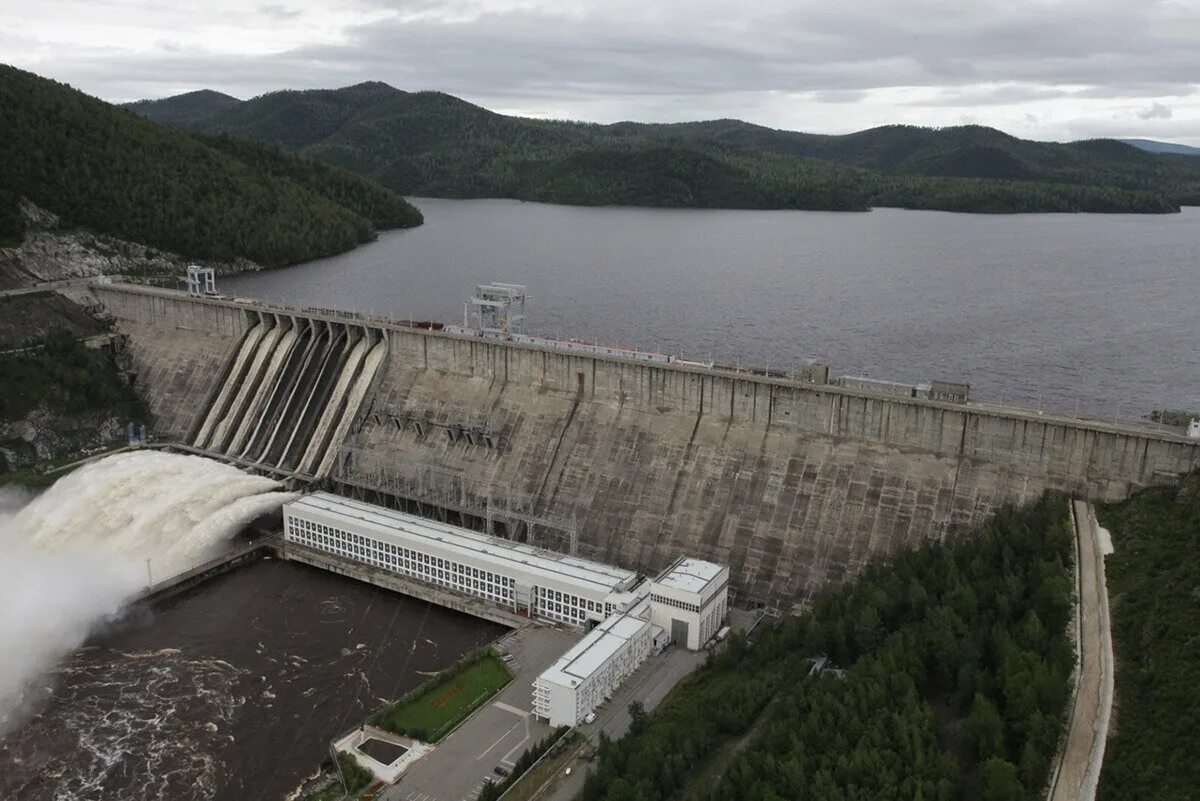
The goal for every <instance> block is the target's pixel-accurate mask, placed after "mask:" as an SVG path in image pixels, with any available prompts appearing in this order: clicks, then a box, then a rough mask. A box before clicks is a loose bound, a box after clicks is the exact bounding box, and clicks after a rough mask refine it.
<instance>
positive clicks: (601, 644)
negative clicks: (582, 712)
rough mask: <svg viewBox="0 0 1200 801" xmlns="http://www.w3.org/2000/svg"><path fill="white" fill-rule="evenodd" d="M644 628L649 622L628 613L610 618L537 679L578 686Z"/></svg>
mask: <svg viewBox="0 0 1200 801" xmlns="http://www.w3.org/2000/svg"><path fill="white" fill-rule="evenodd" d="M648 625H650V623H649V621H647V620H644V619H642V618H640V617H635V616H634V615H632V614H630V613H628V612H624V613H619V614H615V615H611V616H610V617H608V618H607V619H606V620H605V621H604V622H603V623H600V624H598V625H597V626H596V628H594V629H592V630H591V631H590V632H588V634H587V636H586V637H584V638H583V639H582V640H580V641H579V642H577V643H575V645H573V646H571V649H570V650H568V651H567V652H566V653H565V654H563V655H562V656H560V657H559V658H558V661H556V662H555V663H554V664H553V665H551V666H550V667H549V668H547V669H546V671H545V672H544V673H542V675H541V676H539V677H538V678H541V679H545V680H547V681H550V682H553V683H554V684H557V685H560V686H562V687H571V688H574V687H578V686H579V685H580V684H583V682H584V680H585V679H587V678H588V677H589V676H591V675H592V674H593V673H595V672H596V671H597V670H599V669H600V668H602V667H603V666H604V664H605V663H606V662H608V660H609V659H612V657H613V654H615V653H616V652H617V651H619V650H621V648H622V646H624V645H625V643H626V642H627V641H629V639H630V638H632V637H634V636H635V635H636V634H637V633H638V632H640V631H641V630H642V629H643V628H645V627H646V626H648Z"/></svg>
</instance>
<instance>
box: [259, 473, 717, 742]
mask: <svg viewBox="0 0 1200 801" xmlns="http://www.w3.org/2000/svg"><path fill="white" fill-rule="evenodd" d="M283 531H284V537H285V539H287V540H288V541H289V542H292V543H296V544H298V545H303V546H307V547H309V548H315V549H317V550H320V551H325V552H327V553H331V554H335V555H337V556H340V557H343V558H345V559H350V560H353V561H355V562H360V563H362V564H366V565H371V566H373V567H376V568H380V569H382V570H387V571H391V572H393V573H396V574H398V575H402V576H406V577H408V578H410V579H414V580H416V581H421V582H425V583H428V584H432V585H434V586H438V587H443V588H445V589H447V590H452V591H454V592H458V593H462V594H464V595H472V596H475V597H478V598H482V599H484V600H486V601H489V602H491V603H493V604H496V605H498V606H502V607H506V608H508V609H511V610H513V611H514V612H518V613H520V614H525V615H529V616H531V617H536V618H541V619H543V620H549V621H555V622H560V623H566V624H568V625H572V626H579V627H581V628H588V627H590V626H593V625H594V626H595V627H594V628H592V629H591V630H590V631H589V632H588V633H587V634H586V635H585V636H584V638H583V639H582V640H580V641H579V642H578V643H576V644H575V645H574V646H573V647H572V648H571V649H570V650H568V651H567V652H566V653H565V654H563V655H562V656H561V657H559V659H558V660H557V661H556V662H555V663H554V664H553V665H552V666H551V667H550V668H549V669H547V670H546V671H545V672H543V673H542V674H541V675H540V676H538V678H537V680H536V681H535V682H534V685H533V709H534V713H535V714H536V715H538V716H539V717H542V718H545V719H546V720H548V721H550V723H551V725H554V726H561V725H566V726H574V725H575V724H577V723H578V722H579V721H580V720H582V719H583V718H584V717H586V716H587V714H588V713H589V712H591V711H593V710H594V709H595V708H596V707H597V706H598V705H600V704H601V703H602V702H603V701H604V700H605V699H607V698H609V697H611V695H612V694H613V692H615V691H616V689H617V688H618V687H619V686H620V685H621V682H623V681H624V680H625V679H626V678H627V677H628V676H629V675H630V674H631V673H633V672H634V671H635V670H637V668H638V666H639V665H640V664H641V663H642V662H643V661H644V660H645V659H646V657H647V656H649V655H650V654H651V653H656V652H657V651H659V650H661V649H662V648H663V647H665V646H666V645H667V644H668V642H675V643H678V644H679V645H681V646H683V647H685V648H689V649H692V650H695V649H698V648H701V647H703V645H704V644H705V643H706V642H708V641H709V640H710V639H711V638H712V637H713V635H714V634H716V632H717V630H718V629H719V628H720V627H721V624H722V622H723V621H724V619H725V613H726V608H727V600H728V593H729V568H728V567H725V566H724V565H718V564H713V563H712V562H705V561H702V560H700V559H692V558H690V557H680V558H679V559H677V560H675V562H673V563H672V564H671V566H670V567H668V568H667V569H666V570H664V571H663V572H662V573H660V574H659V575H658V576H657V577H656V578H654V579H653V580H651V581H641V582H639V581H638V576H637V574H636V573H634V572H632V571H629V570H622V569H621V568H617V567H612V566H610V565H605V564H601V563H599V562H591V561H589V560H586V559H580V558H578V557H574V556H568V555H565V554H560V553H554V552H552V551H545V550H542V549H540V548H534V547H531V546H529V545H524V544H521V543H516V542H510V541H509V540H505V539H501V538H499V537H492V536H489V535H487V534H481V533H480V532H478V531H471V530H469V529H464V528H458V527H457V526H450V525H446V524H444V523H438V522H435V521H432V520H427V519H425V518H423V517H417V516H415V515H410V514H407V513H405V512H397V511H395V510H392V509H387V508H384V507H381V506H375V505H372V504H368V503H363V502H361V501H355V500H351V499H349V498H343V497H341V496H339V495H331V494H329V493H326V492H316V493H312V494H310V495H305V496H303V497H301V498H299V499H297V500H294V501H291V502H289V503H286V504H284V506H283Z"/></svg>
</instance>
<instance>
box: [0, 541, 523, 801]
mask: <svg viewBox="0 0 1200 801" xmlns="http://www.w3.org/2000/svg"><path fill="white" fill-rule="evenodd" d="M48 589H49V590H50V591H53V588H48ZM503 631H504V629H503V627H501V626H498V625H495V624H492V623H488V622H486V621H482V620H478V619H476V618H472V617H469V616H466V615H463V614H460V613H457V612H454V611H451V610H448V609H443V608H441V607H437V606H433V605H430V604H427V603H424V602H422V601H418V600H415V599H412V598H406V597H404V596H401V595H398V594H396V593H392V592H388V591H385V590H381V589H378V588H375V587H372V586H370V585H367V584H363V583H360V582H358V581H354V580H352V579H349V578H344V577H342V576H337V575H334V574H331V573H326V572H323V571H320V570H317V569H315V568H310V567H307V566H304V565H299V564H293V563H289V562H281V561H277V560H267V561H260V562H255V563H252V564H250V565H247V566H245V567H241V568H238V569H236V570H234V571H231V572H230V573H226V574H225V575H222V576H220V577H217V578H215V579H213V580H210V581H208V582H206V583H205V584H203V585H201V587H199V588H198V589H196V590H194V591H192V592H190V593H188V594H186V595H183V596H180V597H177V598H174V599H171V600H170V601H168V602H166V603H164V604H163V605H161V606H158V607H155V608H153V609H151V610H149V611H148V612H143V613H141V614H133V615H132V616H130V617H129V618H127V619H125V620H124V621H123V622H121V623H120V624H118V625H117V626H115V627H113V628H111V629H109V630H108V631H106V632H103V633H100V634H98V635H96V636H94V637H93V638H92V639H91V640H89V641H88V642H87V643H86V644H85V645H84V646H83V647H82V648H80V649H79V650H77V651H76V652H75V653H74V654H73V655H72V656H69V657H67V658H66V659H64V660H63V661H62V662H61V663H60V664H58V665H57V667H55V668H54V669H53V670H52V671H51V672H50V673H49V674H48V675H46V676H45V677H44V678H43V681H42V684H43V685H44V686H45V687H46V688H48V689H47V695H48V697H47V698H46V699H44V700H43V701H42V702H41V703H40V704H39V705H38V711H37V712H36V714H35V715H34V716H33V717H32V718H31V719H29V720H28V721H26V722H25V724H24V725H23V726H22V727H20V728H19V729H17V730H16V731H14V732H13V733H11V734H10V735H9V736H7V737H5V738H2V739H0V765H3V769H0V798H3V799H54V801H82V800H83V799H94V800H95V801H101V800H102V799H139V801H143V800H148V799H156V800H161V801H188V800H190V799H195V800H196V801H200V800H201V799H203V800H204V801H210V800H213V799H216V800H227V801H247V799H255V800H256V801H260V800H261V801H269V800H273V799H282V798H283V797H284V796H285V795H286V794H287V793H289V792H290V791H291V790H292V789H293V788H295V787H296V786H297V785H298V784H299V783H300V782H301V780H302V779H303V778H304V777H306V776H308V775H310V774H312V773H313V772H315V771H316V769H317V766H318V765H319V764H320V762H321V760H322V759H324V758H326V756H327V755H328V748H329V742H330V740H331V739H333V738H334V737H335V736H336V735H338V734H340V733H343V732H344V731H346V730H348V729H350V728H352V727H354V726H356V725H358V724H359V723H361V722H362V721H363V720H364V719H365V718H366V717H367V716H368V715H370V714H371V713H372V712H373V711H375V710H376V709H378V708H379V707H380V705H381V704H382V703H383V701H384V700H385V699H395V698H396V697H398V696H399V695H401V694H402V693H403V692H405V691H406V690H409V689H411V688H413V687H415V686H416V685H418V684H420V683H421V682H422V681H424V680H425V679H426V678H427V677H428V676H430V675H431V674H433V673H434V672H436V671H438V670H440V669H442V668H444V667H447V666H449V665H450V664H452V663H453V662H454V661H455V660H457V658H458V657H459V656H460V655H461V654H463V653H464V652H466V651H468V650H470V649H471V648H474V647H476V646H480V645H483V644H484V643H487V642H489V641H491V640H493V639H495V638H496V637H497V636H499V635H500V634H501V633H502V632H503Z"/></svg>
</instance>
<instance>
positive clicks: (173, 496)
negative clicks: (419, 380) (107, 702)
mask: <svg viewBox="0 0 1200 801" xmlns="http://www.w3.org/2000/svg"><path fill="white" fill-rule="evenodd" d="M279 486H280V485H279V483H278V482H276V481H274V480H272V479H269V478H263V477H260V476H253V475H249V474H247V473H243V472H242V471H241V470H238V469H237V468H235V467H231V466H229V465H226V464H223V463H221V462H216V461H213V460H212V459H205V458H203V457H199V456H188V455H180V454H171V453H161V452H157V451H142V452H138V453H125V454H118V455H115V456H109V457H107V458H105V459H102V460H100V461H97V462H94V463H92V464H90V465H86V466H84V467H82V468H80V469H79V470H77V471H75V472H74V473H72V474H71V475H69V476H67V477H65V478H63V479H61V480H60V481H58V482H57V483H56V484H55V485H54V486H52V487H51V488H50V489H49V490H47V491H46V492H45V493H43V494H42V495H40V496H39V497H37V498H34V499H33V500H32V501H30V496H29V494H28V493H25V492H22V491H18V490H12V489H8V488H0V556H2V558H0V608H3V609H4V613H3V614H2V615H0V735H3V734H5V733H6V732H7V731H8V730H9V729H11V728H13V727H14V726H15V725H16V723H17V722H18V716H19V712H20V710H21V707H22V705H23V701H24V698H25V694H26V691H27V689H28V688H29V685H30V682H32V681H34V680H35V679H36V678H37V677H38V676H39V675H41V673H42V672H43V671H44V670H45V669H47V668H48V667H50V666H51V665H52V664H53V663H54V662H55V661H57V660H58V659H59V658H61V657H62V656H63V655H64V654H66V653H68V652H69V651H71V650H72V649H74V648H76V647H78V646H79V644H80V643H82V642H83V640H84V639H85V638H86V637H87V635H88V633H89V631H91V630H92V628H93V627H94V626H95V625H96V624H98V623H101V622H103V621H105V620H107V619H111V618H112V617H113V616H114V615H116V613H117V612H119V611H120V609H121V607H122V606H123V605H124V603H125V601H126V600H127V599H128V598H129V597H130V596H131V595H133V594H134V593H136V592H137V591H138V590H140V589H142V588H143V587H144V586H145V585H146V583H147V576H146V564H145V560H147V559H149V560H150V567H151V571H152V573H153V578H154V580H155V581H161V580H163V579H165V578H168V577H170V576H172V575H175V574H177V573H180V572H182V571H184V570H187V569H189V568H191V567H194V566H195V565H197V564H200V563H201V562H203V561H204V560H205V559H206V558H209V557H211V556H213V555H214V554H215V552H216V551H217V550H218V549H219V548H220V546H221V545H222V544H223V543H224V542H226V541H227V540H228V539H229V538H230V537H231V536H233V535H234V534H236V533H237V532H238V531H239V530H241V529H242V528H243V527H244V526H246V525H247V524H248V523H250V522H251V521H252V520H254V519H255V518H256V517H259V516H260V515H263V514H266V513H268V512H270V511H272V510H274V509H276V508H278V507H279V506H280V504H282V503H283V502H285V501H287V500H289V499H290V498H291V497H293V494H292V493H286V492H279V491H277V490H278V489H279ZM22 507H23V508H22Z"/></svg>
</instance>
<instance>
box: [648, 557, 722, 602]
mask: <svg viewBox="0 0 1200 801" xmlns="http://www.w3.org/2000/svg"><path fill="white" fill-rule="evenodd" d="M725 569H726V568H725V566H724V565H718V564H716V563H714V562H705V561H704V560H703V559H692V558H691V557H690V556H681V557H679V558H678V559H676V560H675V562H674V563H673V564H672V565H671V566H670V567H668V568H667V569H666V570H664V571H663V572H662V573H659V574H658V578H656V579H654V583H655V584H661V585H662V586H664V587H671V588H672V589H676V590H683V591H684V592H694V593H696V594H697V595H699V594H701V593H703V592H704V590H705V588H707V587H708V585H709V584H711V583H712V582H713V581H715V580H716V579H717V578H719V577H720V575H721V574H722V573H723V572H724V571H725Z"/></svg>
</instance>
